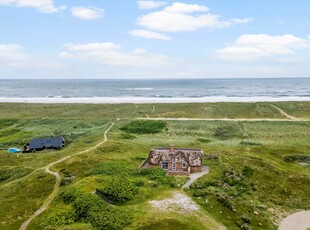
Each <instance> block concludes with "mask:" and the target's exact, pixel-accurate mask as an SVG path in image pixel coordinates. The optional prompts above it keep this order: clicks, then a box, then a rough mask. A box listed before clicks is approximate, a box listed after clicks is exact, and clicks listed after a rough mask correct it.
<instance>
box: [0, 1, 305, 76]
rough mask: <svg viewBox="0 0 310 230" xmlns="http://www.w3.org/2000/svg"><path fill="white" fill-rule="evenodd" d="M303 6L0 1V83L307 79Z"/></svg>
mask: <svg viewBox="0 0 310 230" xmlns="http://www.w3.org/2000/svg"><path fill="white" fill-rule="evenodd" d="M309 60H310V1H308V0H298V1H289V0H256V1H254V0H234V1H226V0H212V1H211V0H210V1H201V0H200V1H199V0H196V1H194V0H191V1H189V0H183V1H165V0H159V1H153V0H140V1H134V0H113V1H112V0H101V1H98V0H96V1H94V0H93V1H85V0H74V1H73V0H70V1H60V0H0V78H5V79H12V78H42V79H44V78H65V79H70V78H110V79H111V78H112V79H113V78H141V79H157V78H186V79H191V78H239V77H241V78H244V77H248V78H256V77H310V68H308V65H309Z"/></svg>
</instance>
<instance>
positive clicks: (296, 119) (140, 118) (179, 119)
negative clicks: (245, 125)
mask: <svg viewBox="0 0 310 230" xmlns="http://www.w3.org/2000/svg"><path fill="white" fill-rule="evenodd" d="M136 119H137V120H154V121H291V122H293V121H310V119H298V118H295V119H273V118H183V117H182V118H175V117H152V118H145V117H138V118H136Z"/></svg>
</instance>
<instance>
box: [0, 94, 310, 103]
mask: <svg viewBox="0 0 310 230" xmlns="http://www.w3.org/2000/svg"><path fill="white" fill-rule="evenodd" d="M280 101H310V97H279V98H276V97H225V96H218V97H197V98H189V97H186V98H182V97H173V98H162V97H83V98H82V97H81V98H79V97H72V98H63V97H37V98H34V97H33V98H21V97H16V98H11V97H0V103H1V102H4V103H47V104H57V103H69V104H121V103H134V104H144V103H203V102H280Z"/></svg>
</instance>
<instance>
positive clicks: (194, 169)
mask: <svg viewBox="0 0 310 230" xmlns="http://www.w3.org/2000/svg"><path fill="white" fill-rule="evenodd" d="M201 171H202V167H201V166H191V173H196V172H201Z"/></svg>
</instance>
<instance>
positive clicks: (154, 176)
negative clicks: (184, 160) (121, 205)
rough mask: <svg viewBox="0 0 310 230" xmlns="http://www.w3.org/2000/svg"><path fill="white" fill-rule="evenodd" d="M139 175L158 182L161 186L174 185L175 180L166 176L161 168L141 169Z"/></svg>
mask: <svg viewBox="0 0 310 230" xmlns="http://www.w3.org/2000/svg"><path fill="white" fill-rule="evenodd" d="M140 174H141V175H142V176H147V177H148V178H149V179H151V180H154V181H157V182H160V183H162V184H170V185H172V184H173V183H174V180H175V178H174V177H172V176H167V175H166V173H165V171H164V170H163V169H161V168H146V169H141V170H140Z"/></svg>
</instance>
